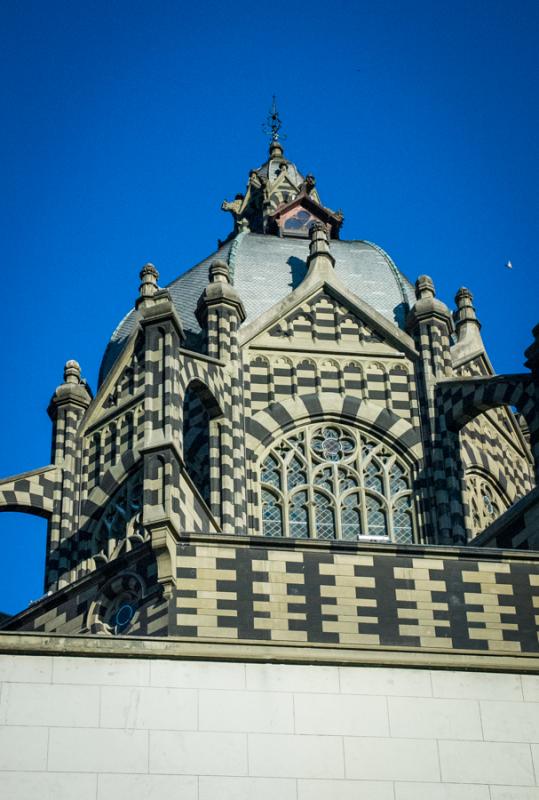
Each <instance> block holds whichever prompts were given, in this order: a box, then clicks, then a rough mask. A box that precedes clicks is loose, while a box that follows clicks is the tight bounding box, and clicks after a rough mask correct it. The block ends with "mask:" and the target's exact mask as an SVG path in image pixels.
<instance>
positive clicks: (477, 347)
mask: <svg viewBox="0 0 539 800" xmlns="http://www.w3.org/2000/svg"><path fill="white" fill-rule="evenodd" d="M455 303H456V306H457V308H456V310H455V311H454V312H453V319H454V321H455V329H456V333H457V342H456V344H455V345H454V347H453V348H452V356H453V363H461V362H462V361H465V360H466V359H468V358H472V357H473V356H476V355H477V354H478V353H480V352H484V350H485V347H484V345H483V339H482V338H481V323H480V322H479V320H478V319H477V314H476V311H475V308H474V305H473V294H472V293H471V292H470V290H469V289H467V288H466V287H464V286H462V287H461V288H460V289H459V290H458V292H457V294H456V295H455Z"/></svg>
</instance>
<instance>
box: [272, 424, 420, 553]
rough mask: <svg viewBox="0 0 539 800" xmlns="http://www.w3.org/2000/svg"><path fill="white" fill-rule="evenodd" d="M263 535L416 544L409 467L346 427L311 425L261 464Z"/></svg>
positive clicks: (382, 446)
mask: <svg viewBox="0 0 539 800" xmlns="http://www.w3.org/2000/svg"><path fill="white" fill-rule="evenodd" d="M260 479H261V484H262V532H263V534H264V535H265V536H289V537H293V538H306V537H313V538H317V539H326V540H333V539H345V540H348V541H360V540H361V539H374V540H379V541H395V542H398V543H406V542H412V541H413V538H414V523H413V520H414V510H413V504H412V497H411V489H412V482H411V475H410V469H409V468H408V466H407V465H406V464H405V462H404V461H403V460H402V459H401V458H400V457H399V456H398V455H397V453H395V452H394V451H392V450H390V449H389V448H388V447H387V446H386V445H385V444H384V443H383V442H380V441H378V440H376V439H375V438H374V437H373V436H371V435H369V434H365V433H363V432H362V431H360V430H358V429H356V428H351V427H349V426H345V425H338V424H334V423H328V424H325V425H324V424H317V425H309V426H306V427H304V428H300V429H296V430H295V431H294V432H293V433H292V434H288V435H286V436H283V437H282V438H281V439H280V440H278V441H277V442H276V443H275V444H274V445H273V446H272V447H271V449H270V450H269V451H268V452H267V453H266V454H265V456H264V457H263V459H262V463H261V468H260Z"/></svg>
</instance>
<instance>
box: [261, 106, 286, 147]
mask: <svg viewBox="0 0 539 800" xmlns="http://www.w3.org/2000/svg"><path fill="white" fill-rule="evenodd" d="M282 124H283V123H282V121H281V118H280V116H279V112H278V111H277V101H276V99H275V95H273V101H272V104H271V108H270V110H269V112H268V118H267V120H266V122H265V123H264V124H263V125H262V130H263V131H264V133H265V134H266V135H267V136H269V137H270V138H271V141H272V142H278V141H279V139H282V140H284V139H286V136H284V135H283V134H281V135H279V131H280V130H281V127H282Z"/></svg>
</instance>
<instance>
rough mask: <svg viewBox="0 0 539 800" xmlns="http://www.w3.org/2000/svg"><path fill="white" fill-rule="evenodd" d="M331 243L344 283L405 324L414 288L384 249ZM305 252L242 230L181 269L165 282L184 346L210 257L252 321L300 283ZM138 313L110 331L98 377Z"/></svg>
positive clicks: (195, 340) (196, 331)
mask: <svg viewBox="0 0 539 800" xmlns="http://www.w3.org/2000/svg"><path fill="white" fill-rule="evenodd" d="M330 247H331V253H332V255H333V256H334V258H335V272H336V274H337V276H338V277H339V278H340V279H341V281H342V283H344V285H345V286H347V287H348V288H349V289H350V291H351V292H353V293H354V294H355V295H357V296H358V297H360V298H361V299H362V300H364V301H365V302H367V303H368V304H369V305H371V306H372V307H373V308H374V309H375V310H376V311H378V312H379V313H380V314H382V315H383V316H384V317H385V318H386V319H387V320H389V321H390V322H392V323H394V324H395V325H397V326H398V327H400V328H403V327H404V319H405V315H406V311H407V309H408V307H409V306H411V305H413V303H414V302H415V295H414V289H413V287H412V284H411V283H410V281H409V280H408V279H407V278H405V277H404V275H402V273H401V272H399V270H398V269H397V267H396V266H395V264H394V263H393V261H392V260H391V258H390V257H389V256H388V255H387V253H385V252H384V251H383V250H382V249H381V248H380V247H377V246H376V245H374V244H371V243H370V242H364V241H341V240H332V241H331V243H330ZM308 254H309V242H308V241H307V240H306V239H299V238H297V239H296V238H292V237H291V238H286V237H279V236H272V235H266V234H258V233H251V232H241V233H239V234H237V235H236V236H235V237H234V238H232V239H230V240H228V241H227V242H226V243H225V244H223V245H222V246H221V247H220V248H219V249H218V250H217V251H216V252H215V253H212V254H211V255H210V256H208V258H206V259H204V261H201V262H200V263H199V264H197V265H196V266H194V267H193V268H192V269H190V270H188V271H187V272H185V273H184V274H183V275H180V276H179V277H178V278H176V279H175V280H174V281H172V283H170V284H169V285H168V286H167V288H168V290H169V291H170V294H171V297H172V300H173V303H174V305H175V307H176V310H177V311H178V314H179V316H180V319H181V321H182V324H183V327H184V331H185V335H186V342H185V346H186V347H187V348H189V349H191V350H200V349H201V335H200V333H201V330H200V325H199V324H198V322H197V319H196V316H195V309H196V306H197V302H198V299H199V297H200V295H201V294H202V292H203V290H204V289H205V287H206V286H207V284H208V270H209V266H210V264H211V262H212V261H214V260H215V259H218V258H219V259H223V260H224V261H226V262H227V263H228V265H229V269H230V276H231V282H232V283H233V285H234V287H235V289H236V291H237V292H238V294H239V296H240V298H241V300H242V301H243V304H244V306H245V311H246V315H247V318H246V321H247V322H250V321H251V320H254V319H256V318H257V317H259V316H260V315H261V314H262V313H263V312H265V311H267V310H268V309H269V308H271V307H272V306H273V305H274V304H275V303H277V302H279V301H280V300H282V299H283V298H285V297H286V296H287V295H288V294H290V292H292V291H293V290H294V289H295V288H296V287H297V286H299V284H300V283H301V282H302V280H303V278H304V277H305V275H306V274H307V264H306V262H307V256H308ZM139 317H140V314H139V312H138V311H136V310H133V311H131V312H130V313H129V314H128V315H127V316H126V317H124V319H123V320H122V321H121V322H120V324H119V325H118V327H117V328H116V330H115V331H114V333H113V334H112V337H111V340H110V342H109V344H108V346H107V349H106V351H105V355H104V357H103V361H102V364H101V370H100V375H99V382H100V383H101V382H102V381H103V380H104V379H105V377H106V375H107V374H108V372H109V370H110V368H111V367H112V365H113V364H114V361H115V360H116V358H117V357H118V355H119V353H120V352H121V350H122V349H123V346H124V344H125V342H126V341H127V339H128V337H129V335H130V334H131V332H132V331H133V330H134V328H135V326H136V324H137V322H138V319H139Z"/></svg>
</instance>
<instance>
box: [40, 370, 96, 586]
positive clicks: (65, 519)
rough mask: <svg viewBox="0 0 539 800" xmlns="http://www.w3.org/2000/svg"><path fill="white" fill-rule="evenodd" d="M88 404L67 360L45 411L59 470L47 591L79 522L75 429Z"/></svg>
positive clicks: (50, 528) (64, 565) (64, 561)
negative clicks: (50, 422)
mask: <svg viewBox="0 0 539 800" xmlns="http://www.w3.org/2000/svg"><path fill="white" fill-rule="evenodd" d="M91 401H92V394H91V392H90V390H89V388H88V386H87V384H86V381H84V380H83V379H82V377H81V368H80V365H79V364H78V362H77V361H67V362H66V365H65V367H64V382H63V383H62V384H60V386H58V388H57V389H56V391H55V392H54V394H53V396H52V399H51V401H50V404H49V408H48V414H49V416H50V418H51V420H52V424H53V430H52V453H51V460H52V463H53V464H55V465H56V466H58V467H60V468H61V475H62V478H61V486H59V487H58V491H57V493H56V494H55V501H54V507H53V513H52V516H51V518H50V520H49V525H48V533H47V540H48V546H47V566H46V576H45V585H46V588H49V587H50V586H51V585H52V584H54V583H55V582H56V581H57V580H58V576H59V574H60V573H61V572H62V571H64V572H65V570H66V569H67V568H69V566H70V564H69V558H68V556H66V555H62V547H63V543H65V542H67V541H68V539H69V537H70V536H71V535H72V534H73V532H74V530H75V529H76V525H77V520H78V505H79V504H78V496H77V490H78V489H77V487H78V482H77V467H78V460H79V458H80V442H79V437H78V429H79V424H80V421H81V419H82V417H83V415H84V412H85V411H86V409H87V408H88V406H89V405H90V403H91Z"/></svg>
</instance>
